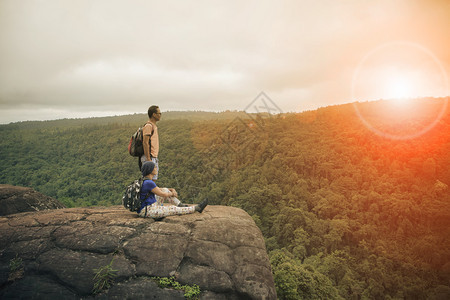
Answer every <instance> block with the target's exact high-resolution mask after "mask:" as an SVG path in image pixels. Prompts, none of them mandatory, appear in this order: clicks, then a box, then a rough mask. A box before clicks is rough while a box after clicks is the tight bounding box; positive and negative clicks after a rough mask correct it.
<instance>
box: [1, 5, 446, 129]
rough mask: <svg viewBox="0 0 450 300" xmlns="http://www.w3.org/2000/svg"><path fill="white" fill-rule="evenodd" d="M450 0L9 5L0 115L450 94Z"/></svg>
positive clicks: (284, 105) (4, 10) (19, 117)
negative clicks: (262, 97) (262, 100)
mask: <svg viewBox="0 0 450 300" xmlns="http://www.w3.org/2000/svg"><path fill="white" fill-rule="evenodd" d="M449 72H450V1H448V0H311V1H303V0H297V1H295V0H292V1H235V0H227V1H212V0H207V1H172V0H169V1H148V0H126V1H125V0H123V1H118V0H89V1H85V0H54V1H51V0H47V1H45V0H35V1H31V0H0V123H9V122H16V121H23V120H46V119H59V118H79V117H94V116H104V115H122V114H128V113H145V112H146V111H147V108H148V107H149V106H150V105H152V104H157V105H159V106H160V107H161V110H162V111H168V110H207V111H223V110H244V109H245V108H246V107H247V105H248V104H249V103H251V102H252V101H253V100H254V99H255V97H257V96H258V95H259V94H260V92H262V91H263V92H265V94H266V95H267V96H268V97H270V99H271V100H272V101H273V102H274V103H275V104H276V105H277V106H278V107H279V108H280V110H282V111H284V112H289V111H303V110H309V109H315V108H318V107H323V106H328V105H334V104H340V103H348V102H353V101H366V100H375V99H380V98H392V97H414V96H445V95H448V93H449V92H448V75H447V74H448V73H449Z"/></svg>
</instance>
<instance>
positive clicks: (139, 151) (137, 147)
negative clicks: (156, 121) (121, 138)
mask: <svg viewBox="0 0 450 300" xmlns="http://www.w3.org/2000/svg"><path fill="white" fill-rule="evenodd" d="M144 126H145V125H144ZM144 126H142V127H139V128H138V130H136V132H135V133H134V134H133V135H132V136H131V138H130V142H129V143H128V153H130V155H131V156H137V157H141V156H142V155H144V145H143V140H144V139H143V133H142V132H143V128H144ZM153 131H154V129H152V133H151V135H150V137H151V136H152V135H153ZM149 143H150V140H149ZM150 149H151V145H150Z"/></svg>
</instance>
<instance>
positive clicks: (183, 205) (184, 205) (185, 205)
mask: <svg viewBox="0 0 450 300" xmlns="http://www.w3.org/2000/svg"><path fill="white" fill-rule="evenodd" d="M177 206H178V207H189V205H187V204H184V203H181V202H180V204H178V205H177Z"/></svg>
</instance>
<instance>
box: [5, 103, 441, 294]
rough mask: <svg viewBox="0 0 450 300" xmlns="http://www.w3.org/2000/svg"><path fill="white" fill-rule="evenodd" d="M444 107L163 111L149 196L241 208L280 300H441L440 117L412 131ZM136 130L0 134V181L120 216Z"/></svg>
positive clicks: (108, 121) (26, 126)
mask: <svg viewBox="0 0 450 300" xmlns="http://www.w3.org/2000/svg"><path fill="white" fill-rule="evenodd" d="M444 101H445V100H444V99H439V100H434V99H431V100H430V99H428V100H427V101H422V102H423V103H422V102H421V104H420V105H422V106H421V107H420V109H419V110H415V111H414V112H413V113H411V112H410V113H409V117H408V116H406V115H402V113H400V112H398V111H397V112H392V111H390V110H387V105H388V104H386V103H385V102H383V101H379V102H372V103H360V104H357V105H358V109H359V112H360V113H361V114H363V115H364V118H365V119H364V120H362V119H361V118H360V117H358V115H357V114H356V113H355V108H354V106H353V105H352V104H348V105H340V106H335V107H327V108H321V109H319V110H316V111H311V112H305V113H301V114H284V115H277V116H268V115H265V116H264V115H263V116H261V115H260V116H256V115H246V114H245V113H242V112H227V113H222V114H214V113H201V112H190V113H186V114H183V113H169V114H166V115H163V120H162V121H160V122H159V123H158V126H159V128H160V139H161V153H160V157H159V159H160V166H161V170H160V176H159V177H160V179H159V180H158V185H160V186H170V187H175V188H176V189H177V190H178V192H179V194H180V198H182V199H183V200H184V201H185V202H188V203H189V202H191V203H194V202H198V201H199V200H201V199H202V198H204V197H208V198H209V200H210V202H211V203H212V204H220V205H230V206H237V207H241V208H243V209H244V210H246V211H247V212H248V213H249V214H250V215H251V216H252V217H253V219H254V220H255V222H256V224H257V225H258V226H259V227H260V228H261V231H262V232H263V235H264V237H265V239H266V246H267V250H268V251H269V256H270V259H271V264H272V269H273V274H274V278H275V282H276V286H277V292H278V296H279V298H280V299H342V298H345V299H364V298H372V299H389V298H390V299H398V298H407V299H428V298H437V299H438V298H439V297H444V298H445V297H448V296H450V283H449V280H450V250H449V249H450V244H449V241H450V201H449V199H450V189H449V185H450V168H448V166H449V165H450V134H449V132H450V113H449V109H448V108H446V110H445V112H444V113H443V114H442V116H440V118H439V120H438V122H435V124H433V126H432V128H430V129H429V130H427V131H425V130H423V129H424V128H426V127H427V124H430V123H433V118H435V116H436V111H438V110H439V107H442V103H444ZM386 111H388V112H389V113H386ZM418 111H420V112H421V114H419V113H418ZM403 114H405V112H403ZM164 117H166V118H164ZM145 121H146V116H145V115H134V116H126V117H111V118H98V119H83V120H60V121H51V122H23V123H16V124H10V125H3V126H0V135H1V137H2V138H1V141H0V160H1V165H2V172H1V175H0V182H1V183H8V184H14V185H21V186H28V187H33V188H34V189H36V190H38V191H39V192H42V193H44V194H46V195H49V196H52V197H55V198H57V199H59V200H60V201H62V202H63V203H64V204H66V205H68V206H87V205H111V204H120V201H121V195H122V193H123V190H124V188H125V186H126V185H127V184H128V183H130V182H131V181H132V180H133V179H135V178H137V177H138V176H139V171H138V167H137V159H136V158H133V157H131V156H130V155H129V154H128V153H127V145H128V140H129V137H130V135H131V134H132V133H133V132H134V131H135V130H136V127H137V126H138V125H141V124H143V123H144V122H145ZM368 124H369V125H368ZM365 125H366V126H365ZM421 130H422V131H424V133H423V134H421V135H415V136H414V137H412V135H414V133H415V132H420V131H421ZM380 133H381V134H380ZM383 133H384V135H383ZM393 137H394V138H393ZM396 137H397V138H396ZM402 137H408V138H402Z"/></svg>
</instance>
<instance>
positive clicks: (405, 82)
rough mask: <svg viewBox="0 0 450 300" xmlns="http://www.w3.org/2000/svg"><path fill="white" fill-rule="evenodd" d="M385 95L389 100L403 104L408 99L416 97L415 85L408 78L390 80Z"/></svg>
mask: <svg viewBox="0 0 450 300" xmlns="http://www.w3.org/2000/svg"><path fill="white" fill-rule="evenodd" d="M384 94H385V95H386V98H388V99H393V100H396V101H398V102H402V103H403V102H405V100H406V99H407V98H411V97H413V96H414V85H413V83H412V82H411V80H409V79H408V78H406V77H393V78H390V79H388V81H387V83H386V87H385V91H384Z"/></svg>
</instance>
